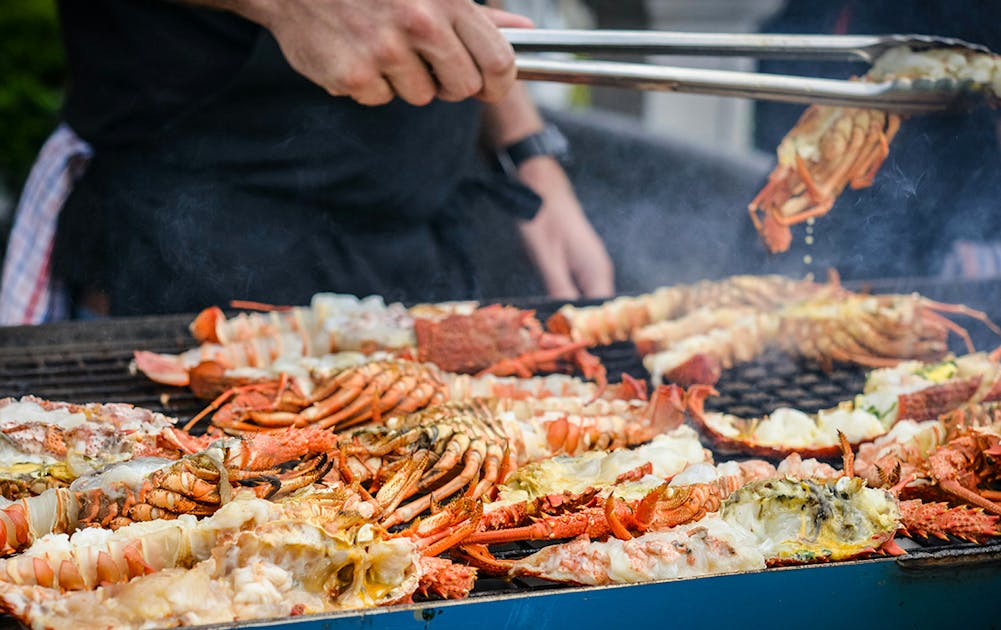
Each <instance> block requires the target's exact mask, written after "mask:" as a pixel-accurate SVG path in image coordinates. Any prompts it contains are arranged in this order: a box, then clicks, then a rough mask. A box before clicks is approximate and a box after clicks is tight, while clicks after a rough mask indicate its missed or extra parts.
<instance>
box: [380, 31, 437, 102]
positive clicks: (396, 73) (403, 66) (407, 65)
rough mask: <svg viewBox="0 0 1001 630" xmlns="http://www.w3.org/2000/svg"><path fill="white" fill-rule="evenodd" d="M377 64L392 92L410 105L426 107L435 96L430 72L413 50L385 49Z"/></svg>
mask: <svg viewBox="0 0 1001 630" xmlns="http://www.w3.org/2000/svg"><path fill="white" fill-rule="evenodd" d="M379 63H380V64H381V66H382V68H383V75H384V76H385V78H386V80H387V81H388V82H389V85H390V87H391V88H392V89H393V91H395V92H396V94H397V95H399V97H400V98H402V99H403V100H405V101H406V102H408V103H410V104H411V105H427V104H428V103H430V102H431V100H432V99H434V97H435V95H437V93H438V85H437V84H436V83H435V80H434V78H433V77H432V76H431V71H430V70H429V69H428V67H427V65H425V63H424V60H423V59H421V58H420V57H419V56H417V53H415V52H414V51H413V50H410V49H409V48H405V47H403V46H400V47H399V49H387V50H386V51H384V52H383V53H382V57H381V58H380V59H379Z"/></svg>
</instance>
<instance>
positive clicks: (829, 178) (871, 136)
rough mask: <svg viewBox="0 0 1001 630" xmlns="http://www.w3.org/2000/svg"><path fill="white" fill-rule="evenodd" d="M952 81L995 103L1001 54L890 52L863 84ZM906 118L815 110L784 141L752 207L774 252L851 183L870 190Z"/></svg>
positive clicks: (1000, 79) (866, 111)
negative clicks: (972, 87) (975, 89)
mask: <svg viewBox="0 0 1001 630" xmlns="http://www.w3.org/2000/svg"><path fill="white" fill-rule="evenodd" d="M900 78H907V79H942V78H949V79H954V80H956V81H961V82H964V83H967V84H970V83H972V84H973V85H975V86H977V87H979V88H980V89H981V90H982V91H984V92H986V93H987V94H988V95H989V96H990V98H991V100H993V101H996V100H997V98H998V95H999V94H1001V92H998V89H997V88H998V87H1001V57H998V56H997V55H992V54H987V53H980V52H974V51H971V50H966V49H961V48H956V49H936V50H928V51H922V52H914V51H912V50H910V49H908V48H906V47H900V48H896V49H893V50H890V51H888V52H887V53H886V54H884V55H882V56H881V57H880V58H879V60H878V61H877V63H876V64H875V65H874V66H873V68H872V69H871V70H870V71H869V72H868V73H867V74H866V75H865V76H863V77H862V78H861V80H862V81H885V80H889V79H900ZM901 120H902V118H901V116H899V115H897V114H892V113H887V112H883V111H880V110H874V109H859V108H853V107H835V106H830V105H812V106H810V107H809V108H808V109H807V110H806V111H805V112H804V113H803V115H802V116H801V117H800V119H799V121H798V122H797V123H796V126H795V127H793V128H792V130H791V131H790V132H789V133H788V134H787V135H786V137H785V138H784V139H783V140H782V142H781V143H780V144H779V147H778V151H777V155H778V165H777V166H776V167H775V170H774V171H772V173H771V175H770V176H769V178H768V183H767V184H766V185H765V187H764V188H762V190H761V192H759V193H758V194H757V196H755V198H754V199H753V200H752V201H751V203H750V204H749V205H748V212H749V213H750V215H751V220H752V221H753V223H754V227H755V228H756V229H757V230H758V233H759V234H760V235H761V238H762V240H763V241H764V243H765V246H766V247H767V248H768V250H769V251H770V252H772V253H777V252H784V251H787V250H788V249H789V246H790V244H791V242H792V233H791V231H790V226H792V225H795V224H797V223H800V222H803V221H806V220H807V219H811V218H815V217H819V216H823V215H824V214H827V213H828V212H829V211H830V210H831V208H832V207H833V205H834V202H835V201H836V200H837V198H838V196H839V195H840V194H841V193H842V191H844V189H845V187H846V186H849V185H850V186H851V187H852V188H853V189H859V188H867V187H868V186H871V185H872V182H873V179H874V178H875V176H876V173H877V172H878V171H879V168H880V166H882V164H883V161H884V160H885V159H886V157H887V156H888V155H889V153H890V146H889V145H890V142H891V141H892V140H893V138H894V136H895V135H896V134H897V131H898V130H899V129H900V124H901Z"/></svg>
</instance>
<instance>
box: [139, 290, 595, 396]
mask: <svg viewBox="0 0 1001 630" xmlns="http://www.w3.org/2000/svg"><path fill="white" fill-rule="evenodd" d="M334 297H336V298H338V299H340V298H345V297H346V298H351V296H334ZM351 299H354V298H351ZM371 299H373V298H366V300H371ZM316 300H317V298H314V302H315V301H316ZM364 302H365V300H363V301H362V303H364ZM311 308H313V309H316V308H317V307H316V306H315V305H314V306H313V307H311ZM400 308H402V307H400ZM363 310H365V312H366V313H368V311H369V310H371V311H372V313H375V314H374V315H373V314H371V313H370V315H371V317H368V318H366V317H358V318H357V319H356V318H351V317H348V318H340V317H338V318H330V317H327V318H326V319H324V320H323V321H322V322H320V323H319V328H317V326H318V324H317V322H315V321H313V318H315V317H317V315H309V316H307V315H300V316H298V317H293V315H292V314H290V313H293V314H294V313H298V312H299V311H296V310H292V311H288V312H284V313H282V312H277V313H272V314H271V316H270V317H264V316H261V315H256V316H253V315H250V316H244V319H239V318H237V319H236V320H232V321H231V320H225V319H220V317H221V315H220V314H218V313H216V311H214V310H211V309H210V310H208V311H206V312H203V314H202V315H199V317H198V318H197V319H196V320H195V323H194V324H193V329H195V330H196V331H197V330H202V329H207V330H209V331H214V332H211V333H205V332H204V331H203V332H202V333H198V332H196V336H198V337H200V338H201V339H204V340H206V341H205V343H203V344H202V345H201V346H199V347H198V348H194V349H192V350H188V351H186V352H183V353H181V354H177V355H164V354H156V353H152V352H148V351H137V352H136V353H135V361H134V363H133V365H134V367H135V369H138V370H139V371H142V372H143V373H144V374H146V375H147V376H148V377H149V378H150V379H152V380H154V381H157V382H160V383H164V384H168V385H179V386H186V385H190V386H191V388H192V389H193V390H194V391H195V393H196V394H197V395H199V396H202V397H206V398H213V397H215V396H217V395H219V394H220V393H221V392H223V391H224V390H226V389H227V387H225V386H223V383H225V382H226V381H227V380H228V382H229V384H230V385H241V384H250V383H255V382H259V381H261V380H271V379H270V378H269V376H271V377H273V378H277V377H278V376H279V375H280V374H289V375H290V376H293V377H295V378H296V380H297V383H298V384H299V386H300V387H301V388H303V389H306V388H307V386H308V381H309V378H308V376H314V377H315V376H316V374H315V369H311V368H310V367H309V364H306V363H304V362H299V360H300V359H302V358H304V357H323V356H325V355H327V354H329V353H336V354H335V356H334V357H333V358H332V359H330V360H329V361H330V362H332V363H333V364H334V365H335V366H342V367H350V366H351V365H357V364H360V363H364V362H367V361H368V360H369V359H368V358H367V355H371V354H373V353H376V352H382V351H386V352H391V353H392V354H393V355H394V356H397V357H400V358H408V359H409V358H416V359H418V360H419V361H421V362H431V363H434V364H436V365H437V366H439V367H440V368H441V369H443V370H445V371H448V372H456V373H464V374H481V375H482V374H495V375H498V376H506V375H515V376H522V377H528V376H530V375H532V374H534V373H536V372H540V371H548V372H555V371H562V370H565V369H567V368H571V367H577V368H579V369H580V370H581V372H582V373H583V374H584V375H585V377H587V378H592V379H594V380H596V381H597V382H598V384H599V388H600V387H601V386H602V385H604V384H605V382H606V377H605V370H604V367H603V366H602V365H601V362H600V361H598V359H597V358H596V357H594V356H593V355H591V354H589V353H588V352H587V350H586V349H585V348H586V344H584V343H580V342H574V341H572V340H570V339H569V338H568V337H566V336H564V335H559V334H554V333H548V332H546V331H545V330H544V329H543V327H542V324H541V323H540V322H539V321H538V320H537V319H536V318H535V315H534V313H533V312H532V311H526V310H521V309H517V308H514V307H510V306H501V305H497V304H495V305H491V306H486V307H483V308H476V307H475V304H472V303H444V304H440V305H437V304H436V305H424V306H421V307H412V308H411V309H410V310H404V311H403V312H402V314H400V313H396V315H393V316H389V315H387V313H390V312H392V309H391V308H389V307H385V306H384V305H383V304H382V302H381V298H380V299H379V300H378V302H377V304H376V305H375V306H374V307H373V308H372V309H363ZM302 312H304V313H312V312H313V311H312V310H309V309H302ZM207 313H212V314H211V315H208V314H207ZM397 315H398V316H397ZM255 317H256V319H255ZM385 317H389V320H388V322H389V323H386V320H385ZM272 320H273V321H272ZM206 321H209V322H211V325H208V324H205V322H206ZM254 322H256V323H254ZM290 322H292V323H290ZM358 322H361V328H362V330H363V331H364V335H362V336H363V337H364V341H360V342H359V341H358V335H359V334H361V333H358V331H357V330H356V329H355V328H356V327H357V326H359V323H358ZM387 331H388V332H387ZM365 335H367V336H365ZM374 338H377V339H378V340H377V341H374V340H373V339H374ZM346 339H350V340H352V341H350V342H349V341H346ZM217 342H218V343H217ZM381 357H382V358H384V357H385V355H381ZM297 363H299V365H296V364H297ZM320 367H321V368H322V367H323V366H322V365H321V366H320ZM245 368H253V369H252V370H244V369H245ZM287 368H290V371H289V372H285V369H287ZM235 370H243V371H242V372H240V373H235V372H234V371H235ZM262 370H264V371H265V372H264V374H265V376H264V377H263V379H262V378H261V371H262ZM327 373H328V374H329V371H327ZM304 376H306V377H307V378H304ZM234 379H241V380H240V382H233V381H234Z"/></svg>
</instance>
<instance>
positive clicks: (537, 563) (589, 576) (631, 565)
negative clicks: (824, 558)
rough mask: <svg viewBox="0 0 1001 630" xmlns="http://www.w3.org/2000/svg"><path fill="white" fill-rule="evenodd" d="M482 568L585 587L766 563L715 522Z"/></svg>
mask: <svg viewBox="0 0 1001 630" xmlns="http://www.w3.org/2000/svg"><path fill="white" fill-rule="evenodd" d="M463 550H464V551H466V552H467V554H476V553H477V552H480V551H481V549H478V548H477V547H476V546H470V547H463ZM472 557H473V558H476V557H477V556H475V555H473V556H472ZM474 561H476V560H474ZM480 562H482V563H483V564H486V565H488V566H492V567H494V568H495V572H498V571H499V570H506V572H507V574H508V575H510V576H512V577H514V576H531V577H537V578H542V579H545V580H550V581H553V582H564V583H569V584H586V585H604V584H623V583H632V582H647V581H650V580H664V579H670V578H681V577H695V576H704V575H714V574H719V573H736V572H739V571H754V570H760V569H764V568H765V558H764V556H763V555H762V553H761V551H760V550H759V549H758V548H757V546H756V544H755V540H754V538H753V537H752V536H751V535H750V534H749V533H748V532H746V531H745V530H743V529H741V528H739V527H733V526H731V525H730V524H729V523H727V522H726V521H724V520H722V519H720V518H718V517H716V516H707V517H705V518H704V519H703V520H701V521H698V522H696V523H691V524H688V525H682V526H680V527H676V528H674V529H670V530H666V531H659V532H649V533H646V534H643V535H642V536H638V537H636V538H629V539H627V540H620V539H618V538H610V539H608V540H607V541H605V542H598V541H591V540H589V539H588V538H587V537H586V536H580V537H578V538H576V539H574V540H572V541H570V542H567V543H561V544H557V545H550V546H548V547H546V548H544V549H542V550H541V551H538V552H536V553H534V554H532V555H530V556H528V557H526V558H522V559H520V560H514V561H498V560H496V559H495V558H492V557H490V556H489V555H486V556H484V557H483V558H482V559H481V560H480Z"/></svg>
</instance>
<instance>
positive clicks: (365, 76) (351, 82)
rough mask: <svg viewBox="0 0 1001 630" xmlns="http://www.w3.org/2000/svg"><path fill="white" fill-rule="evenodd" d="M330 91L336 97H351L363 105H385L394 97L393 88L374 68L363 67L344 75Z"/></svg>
mask: <svg viewBox="0 0 1001 630" xmlns="http://www.w3.org/2000/svg"><path fill="white" fill-rule="evenodd" d="M329 91H330V93H331V94H334V95H336V96H350V97H351V98H353V99H354V100H356V101H358V102H359V103H361V104H362V105H385V104H386V103H388V102H389V101H391V100H393V96H394V93H393V88H392V87H390V85H389V82H387V81H386V79H385V78H383V77H382V76H380V75H378V74H377V73H376V71H375V67H374V66H362V67H360V68H359V69H354V70H351V71H349V72H347V73H345V74H343V75H342V76H340V77H339V78H338V79H337V80H336V81H335V82H334V85H333V87H332V89H330V90H329Z"/></svg>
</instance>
